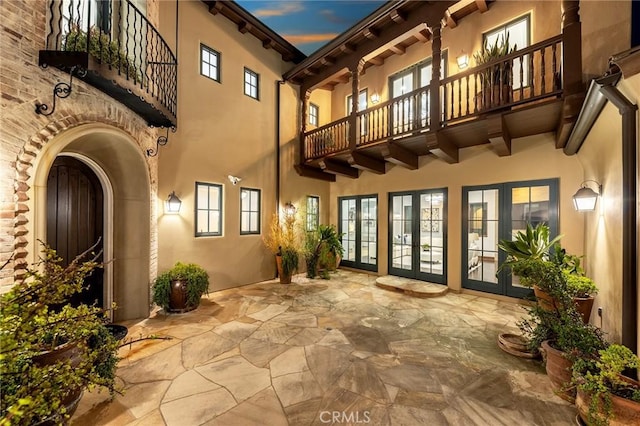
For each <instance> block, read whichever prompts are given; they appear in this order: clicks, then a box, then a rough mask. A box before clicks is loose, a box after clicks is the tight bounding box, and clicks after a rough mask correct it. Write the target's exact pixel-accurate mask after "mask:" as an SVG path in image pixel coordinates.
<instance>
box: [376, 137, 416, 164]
mask: <svg viewBox="0 0 640 426" xmlns="http://www.w3.org/2000/svg"><path fill="white" fill-rule="evenodd" d="M382 156H383V157H384V159H385V160H386V161H388V162H389V163H393V164H397V165H398V166H402V167H404V168H407V169H409V170H416V169H417V168H418V155H417V154H416V153H414V152H412V151H409V150H408V149H407V148H405V147H402V146H400V145H396V144H394V143H391V142H389V143H387V144H385V145H384V146H383V147H382Z"/></svg>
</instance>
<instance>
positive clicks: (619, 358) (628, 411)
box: [573, 344, 640, 426]
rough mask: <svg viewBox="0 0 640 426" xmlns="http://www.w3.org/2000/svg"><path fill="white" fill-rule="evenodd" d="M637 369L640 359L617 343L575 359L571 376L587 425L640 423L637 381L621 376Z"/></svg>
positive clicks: (577, 405) (620, 425) (614, 425)
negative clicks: (594, 354)
mask: <svg viewBox="0 0 640 426" xmlns="http://www.w3.org/2000/svg"><path fill="white" fill-rule="evenodd" d="M638 368H640V358H638V356H637V355H635V354H634V353H633V352H631V350H630V349H629V348H627V347H625V346H622V345H618V344H613V345H610V346H609V347H608V348H606V349H601V350H600V351H599V352H598V355H597V356H588V357H585V358H581V359H579V360H577V361H576V362H575V363H574V365H573V377H574V382H575V383H576V384H577V387H578V394H577V398H576V407H577V408H578V413H579V415H580V418H581V419H582V421H584V422H585V423H586V424H587V425H589V426H600V425H611V426H622V425H636V424H640V383H638V382H637V381H636V380H633V379H631V378H630V377H627V376H624V375H623V374H624V372H625V371H633V370H637V369H638Z"/></svg>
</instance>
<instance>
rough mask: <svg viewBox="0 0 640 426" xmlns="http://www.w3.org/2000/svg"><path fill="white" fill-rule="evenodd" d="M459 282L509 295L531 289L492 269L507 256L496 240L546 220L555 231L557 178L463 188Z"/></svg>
mask: <svg viewBox="0 0 640 426" xmlns="http://www.w3.org/2000/svg"><path fill="white" fill-rule="evenodd" d="M462 205H463V212H462V253H463V254H462V262H461V263H462V286H463V287H464V288H469V289H473V290H479V291H485V292H488V293H495V294H502V295H506V296H511V297H526V296H528V295H529V294H530V293H531V290H530V289H528V288H526V287H523V286H522V285H520V284H519V282H518V280H517V277H512V276H511V274H510V273H508V271H501V272H500V273H499V274H498V273H497V270H498V269H499V266H500V265H501V264H502V263H503V262H504V261H505V258H506V255H505V254H504V253H503V252H502V251H500V250H499V249H498V243H499V242H500V240H503V239H509V240H512V239H513V238H514V236H515V234H516V233H517V232H518V231H522V230H524V229H526V226H527V224H528V223H529V224H531V225H533V226H535V225H537V224H539V223H546V224H547V225H548V226H549V228H550V231H551V238H553V237H555V236H556V235H558V179H546V180H537V181H526V182H510V183H501V184H495V185H485V186H472V187H463V188H462Z"/></svg>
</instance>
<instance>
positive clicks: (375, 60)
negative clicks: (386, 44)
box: [367, 56, 384, 66]
mask: <svg viewBox="0 0 640 426" xmlns="http://www.w3.org/2000/svg"><path fill="white" fill-rule="evenodd" d="M367 62H369V63H370V64H373V65H376V66H380V65H382V64H384V59H383V58H381V57H379V56H376V57H375V58H371V59H368V60H367Z"/></svg>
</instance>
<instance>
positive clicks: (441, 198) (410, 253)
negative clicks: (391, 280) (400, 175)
mask: <svg viewBox="0 0 640 426" xmlns="http://www.w3.org/2000/svg"><path fill="white" fill-rule="evenodd" d="M389 211H390V214H389V273H390V274H392V275H398V276H401V277H407V278H415V279H420V280H423V281H429V282H433V283H439V284H446V270H447V268H446V265H447V256H446V254H447V190H446V189H430V190H422V191H407V192H392V193H390V194H389Z"/></svg>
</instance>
